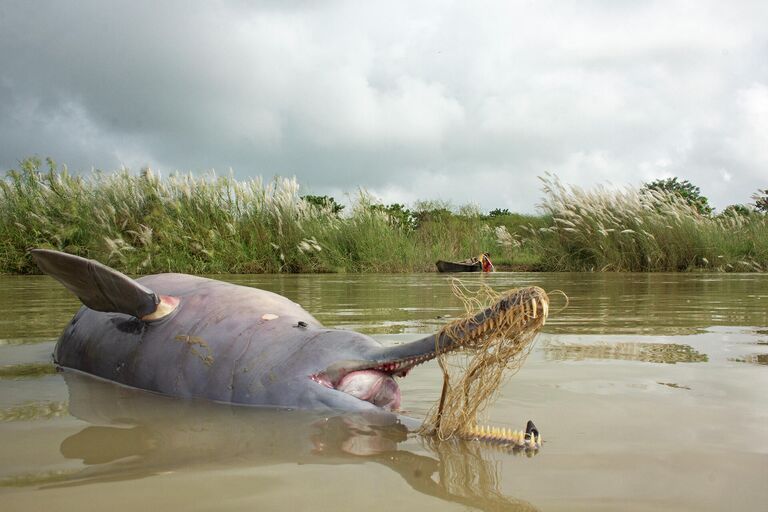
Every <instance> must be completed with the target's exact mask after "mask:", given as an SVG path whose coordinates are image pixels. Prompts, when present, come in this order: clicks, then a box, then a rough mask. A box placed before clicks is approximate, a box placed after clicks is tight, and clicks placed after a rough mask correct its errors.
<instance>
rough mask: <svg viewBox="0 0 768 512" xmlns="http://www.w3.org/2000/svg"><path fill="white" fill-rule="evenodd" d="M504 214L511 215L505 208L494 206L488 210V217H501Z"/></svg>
mask: <svg viewBox="0 0 768 512" xmlns="http://www.w3.org/2000/svg"><path fill="white" fill-rule="evenodd" d="M505 215H512V212H510V211H509V210H508V209H506V208H494V209H493V210H491V211H490V212H488V216H489V217H503V216H505Z"/></svg>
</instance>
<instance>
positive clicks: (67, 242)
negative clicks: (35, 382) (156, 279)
mask: <svg viewBox="0 0 768 512" xmlns="http://www.w3.org/2000/svg"><path fill="white" fill-rule="evenodd" d="M423 217H424V221H423V222H421V223H420V225H419V226H418V227H414V226H411V225H402V224H401V223H399V222H397V219H395V218H393V217H391V216H390V215H388V214H387V213H386V211H384V209H382V208H377V207H374V200H373V199H372V198H371V197H370V196H368V195H367V194H366V193H364V192H361V193H360V194H358V196H357V197H355V198H354V199H353V204H352V208H351V212H349V213H348V214H346V215H343V216H339V215H338V213H336V212H334V211H333V208H332V205H329V206H328V207H323V206H318V205H316V204H311V203H309V202H307V201H304V200H303V199H302V198H301V197H300V195H299V184H298V183H297V182H296V180H295V179H286V178H275V179H274V180H272V181H269V182H265V181H263V180H262V179H261V178H255V179H249V180H237V179H235V178H234V177H233V176H232V175H225V176H217V175H215V174H209V175H206V176H202V177H195V176H193V175H191V174H172V175H170V176H168V177H165V178H161V177H159V176H158V175H156V174H155V173H153V172H152V171H151V170H149V169H145V170H143V171H142V172H141V173H140V174H132V173H130V172H128V171H125V170H122V171H118V172H114V173H108V174H105V173H101V172H95V173H92V174H90V175H85V176H82V175H73V174H70V173H69V172H68V171H67V169H66V168H61V169H59V168H58V167H57V166H56V165H55V163H54V162H52V161H50V160H48V168H47V170H46V169H42V166H41V162H40V161H39V160H37V159H34V158H32V159H27V160H25V161H23V162H21V165H20V166H19V169H18V170H11V171H9V172H8V173H7V175H6V178H5V179H4V180H0V272H3V273H28V272H36V268H35V267H34V265H33V264H32V263H31V261H30V259H29V256H28V254H27V251H28V249H30V248H33V247H49V248H54V249H58V250H62V251H67V252H70V253H73V254H78V255H81V256H85V257H89V258H94V259H97V260H99V261H102V262H104V263H106V264H109V265H111V266H113V267H115V268H118V269H120V270H123V271H125V272H130V273H156V272H170V271H178V272H190V273H228V272H233V273H244V272H249V273H250V272H359V271H374V272H405V271H431V270H434V262H435V261H436V260H437V259H464V258H466V257H468V256H472V255H477V254H479V253H481V252H483V251H492V252H493V251H498V250H501V251H505V249H504V248H500V249H498V250H497V249H495V248H496V246H497V240H496V237H495V233H494V231H493V230H492V229H491V228H489V227H488V226H486V224H485V223H484V222H483V220H482V219H481V218H480V217H479V216H457V215H447V216H443V217H440V218H437V217H434V218H431V217H430V215H428V214H426V215H424V216H423Z"/></svg>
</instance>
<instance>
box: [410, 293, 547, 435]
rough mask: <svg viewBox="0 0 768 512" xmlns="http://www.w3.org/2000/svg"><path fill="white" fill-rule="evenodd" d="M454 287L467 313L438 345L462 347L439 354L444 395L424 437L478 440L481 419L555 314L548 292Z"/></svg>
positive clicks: (424, 429) (444, 333) (449, 327)
mask: <svg viewBox="0 0 768 512" xmlns="http://www.w3.org/2000/svg"><path fill="white" fill-rule="evenodd" d="M452 288H453V293H454V294H455V295H456V296H457V297H458V298H459V299H460V300H461V301H462V303H463V304H464V307H465V309H466V314H465V316H464V317H463V318H460V319H458V320H455V321H453V322H451V323H450V324H448V325H446V326H445V327H444V328H443V329H442V330H441V331H440V335H439V336H438V337H437V338H436V340H440V339H445V338H447V339H448V340H450V341H452V342H454V343H455V344H456V345H452V347H455V346H459V347H460V348H459V350H453V351H452V352H451V353H450V354H449V353H448V352H446V351H444V350H443V351H439V355H438V362H439V364H440V368H441V369H442V371H443V388H442V393H441V396H440V400H439V402H438V403H437V404H436V405H435V406H434V407H433V408H432V409H431V410H430V411H429V413H428V414H427V418H426V419H425V421H424V423H423V424H422V427H421V433H423V434H427V435H435V436H437V437H438V438H440V439H442V440H446V439H450V438H451V437H454V436H458V437H472V436H473V432H475V427H476V426H477V424H478V416H479V415H481V414H483V412H484V411H485V409H486V407H487V406H488V405H489V404H490V402H491V401H492V400H493V399H494V397H495V395H496V393H497V392H498V390H499V389H500V387H501V385H502V384H503V382H504V380H505V378H508V377H509V376H510V375H513V374H514V373H515V372H516V371H517V370H518V369H519V368H520V367H521V366H522V364H523V362H524V361H525V358H526V357H527V356H528V354H529V352H530V350H531V348H532V346H533V341H534V338H535V337H536V334H537V333H538V331H539V330H540V329H541V327H542V326H543V325H544V322H545V320H546V317H547V314H548V311H549V298H548V296H547V294H546V292H545V291H544V290H543V289H541V288H539V287H536V286H532V287H528V288H518V289H514V290H509V291H507V292H504V293H498V292H496V291H494V290H492V289H491V288H490V287H488V286H482V287H481V288H479V289H478V290H477V291H471V290H469V289H468V288H467V287H466V286H465V285H464V284H463V283H462V282H461V281H459V280H458V279H454V281H453V283H452ZM478 311H481V313H479V314H478V313H477V312H478ZM436 343H437V342H436ZM442 346H445V344H444V343H443V344H442Z"/></svg>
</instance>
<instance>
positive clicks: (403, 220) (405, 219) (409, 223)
mask: <svg viewBox="0 0 768 512" xmlns="http://www.w3.org/2000/svg"><path fill="white" fill-rule="evenodd" d="M370 208H371V209H372V210H375V211H380V212H384V213H385V214H386V215H387V217H388V218H389V223H390V224H391V225H393V226H399V227H401V228H405V229H408V230H413V229H415V228H416V215H415V214H414V213H413V212H412V211H411V210H409V209H408V208H406V207H405V205H402V204H400V203H393V204H388V205H386V206H384V205H383V204H372V205H371V206H370Z"/></svg>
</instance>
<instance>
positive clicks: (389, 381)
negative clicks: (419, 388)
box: [336, 370, 400, 411]
mask: <svg viewBox="0 0 768 512" xmlns="http://www.w3.org/2000/svg"><path fill="white" fill-rule="evenodd" d="M336 389H338V390H339V391H343V392H344V393H347V394H349V395H352V396H354V397H355V398H359V399H360V400H365V401H366V402H371V403H372V404H374V405H377V406H379V407H382V408H384V409H389V410H391V411H394V410H397V409H398V408H399V407H400V388H399V387H398V385H397V382H395V379H393V378H392V377H391V376H390V375H388V374H386V373H384V372H379V371H376V370H361V371H358V372H350V373H348V374H346V375H345V376H344V377H343V378H342V379H341V380H340V381H339V383H338V384H337V385H336Z"/></svg>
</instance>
